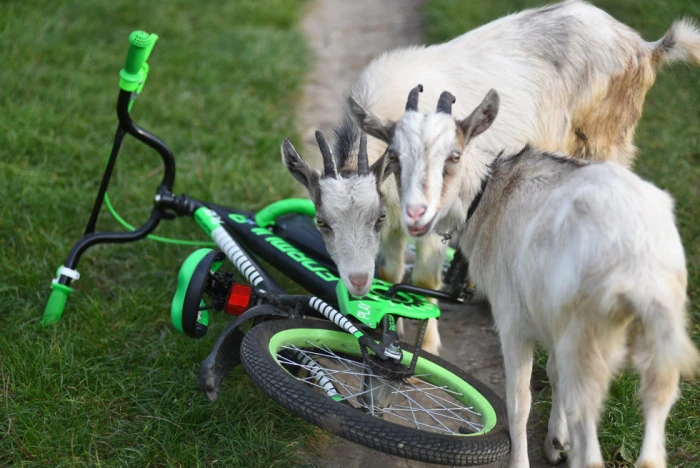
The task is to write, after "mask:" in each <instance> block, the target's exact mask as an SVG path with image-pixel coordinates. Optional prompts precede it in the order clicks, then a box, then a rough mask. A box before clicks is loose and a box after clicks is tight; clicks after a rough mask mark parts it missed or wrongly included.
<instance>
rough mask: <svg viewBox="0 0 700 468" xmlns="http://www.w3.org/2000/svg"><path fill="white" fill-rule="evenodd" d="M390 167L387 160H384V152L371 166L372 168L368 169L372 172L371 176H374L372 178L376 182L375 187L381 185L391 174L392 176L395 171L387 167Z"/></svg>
mask: <svg viewBox="0 0 700 468" xmlns="http://www.w3.org/2000/svg"><path fill="white" fill-rule="evenodd" d="M389 166H390V165H389V164H388V161H387V158H386V152H385V153H384V154H383V155H382V156H381V157H380V158H379V159H377V160H376V161H375V162H374V164H372V167H371V168H370V171H372V174H374V178H375V179H376V180H377V185H381V183H382V182H384V180H385V179H386V178H387V177H389V176H390V175H391V174H393V173H394V172H395V171H394V170H393V169H392V168H391V167H389Z"/></svg>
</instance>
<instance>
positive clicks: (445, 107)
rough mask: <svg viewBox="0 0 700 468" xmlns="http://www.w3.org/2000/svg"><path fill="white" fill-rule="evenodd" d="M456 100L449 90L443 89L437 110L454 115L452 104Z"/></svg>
mask: <svg viewBox="0 0 700 468" xmlns="http://www.w3.org/2000/svg"><path fill="white" fill-rule="evenodd" d="M456 100H457V99H455V97H454V96H453V95H452V94H451V93H450V92H449V91H443V92H442V94H441V95H440V99H438V104H437V111H438V112H444V113H445V114H450V115H452V104H454V103H455V101H456Z"/></svg>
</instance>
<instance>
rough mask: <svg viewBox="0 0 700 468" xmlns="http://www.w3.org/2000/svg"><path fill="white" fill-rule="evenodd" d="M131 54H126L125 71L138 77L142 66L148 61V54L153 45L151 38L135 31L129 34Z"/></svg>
mask: <svg viewBox="0 0 700 468" xmlns="http://www.w3.org/2000/svg"><path fill="white" fill-rule="evenodd" d="M129 43H130V44H131V45H130V46H129V52H127V54H126V63H125V64H124V71H126V73H128V74H130V75H136V74H138V72H139V71H141V66H142V65H143V63H144V62H145V61H146V52H147V51H148V49H149V46H150V45H151V36H149V35H148V33H146V32H143V31H134V32H132V33H131V34H129Z"/></svg>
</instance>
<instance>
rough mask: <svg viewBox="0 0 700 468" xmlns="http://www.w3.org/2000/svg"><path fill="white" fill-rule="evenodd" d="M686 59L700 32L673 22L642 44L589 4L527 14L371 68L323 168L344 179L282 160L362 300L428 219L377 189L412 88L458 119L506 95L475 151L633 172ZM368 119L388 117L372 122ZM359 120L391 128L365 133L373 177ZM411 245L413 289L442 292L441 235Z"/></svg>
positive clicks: (399, 53) (395, 270)
mask: <svg viewBox="0 0 700 468" xmlns="http://www.w3.org/2000/svg"><path fill="white" fill-rule="evenodd" d="M688 59H692V60H694V61H695V62H698V63H700V35H698V34H697V31H696V30H695V29H693V28H692V26H691V25H690V24H689V23H685V22H682V21H681V22H677V23H675V24H674V25H673V26H672V28H671V30H670V31H669V32H668V33H667V34H666V35H665V36H664V37H663V38H662V39H661V40H660V41H658V42H656V43H647V42H645V41H643V40H642V39H641V37H640V36H639V35H638V34H637V33H636V32H635V31H633V30H632V29H630V28H629V27H627V26H625V25H624V24H622V23H620V22H618V21H616V20H615V19H613V18H612V17H611V16H609V15H608V14H607V13H605V12H603V11H602V10H600V9H598V8H596V7H594V6H592V5H589V4H587V3H584V2H580V1H566V2H563V3H559V4H554V5H550V6H546V7H543V8H539V9H534V10H526V11H523V12H521V13H517V14H513V15H510V16H506V17H504V18H501V19H499V20H496V21H493V22H491V23H489V24H487V25H485V26H482V27H480V28H478V29H475V30H473V31H470V32H468V33H466V34H464V35H463V36H460V37H458V38H456V39H454V40H452V41H450V42H447V43H445V44H440V45H434V46H430V47H410V48H406V49H400V50H395V51H392V52H388V53H386V54H384V55H382V56H380V57H378V58H377V59H375V60H374V61H373V62H372V63H370V64H369V65H368V66H367V67H366V69H365V70H364V71H363V73H362V74H361V76H360V78H359V80H358V82H357V83H356V84H355V85H354V86H353V88H352V89H351V90H350V95H351V96H352V97H351V99H350V100H349V102H348V106H347V108H346V111H345V117H344V119H343V120H342V121H341V122H340V124H339V125H338V126H337V127H336V129H335V142H334V143H335V144H334V151H333V153H334V154H333V156H334V158H335V161H334V162H333V161H330V164H326V167H330V168H331V170H332V173H333V174H335V173H336V171H337V172H338V173H339V176H338V177H323V176H322V175H321V174H320V173H318V172H317V171H315V170H313V169H310V168H309V167H308V166H307V165H306V163H305V162H304V161H303V159H302V158H301V157H300V156H299V154H298V153H297V152H296V151H295V150H294V148H293V147H292V146H291V144H287V145H284V146H283V148H282V157H283V160H284V162H285V164H286V165H287V167H288V169H289V170H290V172H291V173H292V174H293V175H294V176H295V177H296V178H297V180H299V181H300V182H301V183H303V184H304V185H305V186H306V187H307V189H308V190H309V192H310V194H311V198H312V199H313V200H314V202H315V203H316V208H317V213H318V219H319V220H320V222H321V223H322V225H321V226H322V229H321V232H322V233H323V235H324V239H325V243H326V246H327V247H328V250H329V252H330V254H331V256H332V257H333V260H334V261H335V263H336V264H337V266H338V269H339V271H340V276H341V278H342V280H343V282H344V283H345V285H346V286H347V287H348V289H349V290H350V292H352V293H353V294H358V295H362V294H365V293H366V292H367V290H368V289H369V287H370V283H371V281H370V278H371V277H372V275H373V273H374V268H375V258H376V257H377V253H378V252H379V272H380V276H381V278H382V279H385V280H387V281H390V282H392V283H397V282H400V281H401V279H402V277H403V274H404V262H403V252H404V246H405V232H406V227H405V226H404V224H403V223H402V221H401V218H402V216H401V213H402V211H403V212H405V211H406V209H410V210H411V213H412V214H413V216H414V217H422V216H424V213H423V211H422V210H423V209H424V208H423V205H425V203H420V204H418V205H416V206H412V207H406V206H404V207H403V208H402V207H401V206H400V204H399V199H398V195H397V189H396V184H395V182H394V180H392V179H394V177H389V178H388V179H387V180H386V181H385V182H384V183H383V185H382V186H381V193H379V194H377V193H375V192H374V190H372V188H373V187H375V186H376V183H377V181H379V182H381V181H382V180H383V177H385V176H387V175H390V174H391V172H392V171H387V172H385V171H384V170H383V164H384V159H386V158H380V156H381V155H382V154H383V153H384V151H385V149H386V143H385V141H388V140H390V139H391V138H390V137H391V134H392V133H393V131H394V128H393V126H392V125H393V123H392V122H393V121H392V119H393V120H395V119H398V118H399V117H400V116H401V115H402V113H403V111H404V104H405V96H406V93H408V91H409V90H410V89H411V88H413V87H414V86H415V85H416V84H417V83H422V84H424V85H425V86H426V93H425V96H424V97H423V99H421V102H423V103H431V104H430V105H431V106H433V105H434V103H435V101H436V100H437V98H438V95H437V93H438V92H439V91H440V90H443V89H451V90H453V91H454V92H455V93H456V94H457V96H458V97H459V101H458V103H457V105H458V106H459V107H458V110H459V111H461V112H465V111H466V110H467V109H472V108H473V107H474V106H475V105H476V104H477V103H478V102H479V101H478V100H479V99H480V98H481V97H482V96H483V95H484V93H486V91H487V90H488V89H490V88H492V87H494V88H497V89H498V90H499V92H500V93H501V98H502V110H503V112H502V115H503V116H504V117H502V118H501V119H499V122H497V123H496V125H495V126H494V128H493V129H491V131H490V132H489V134H488V136H487V137H483V138H482V139H480V140H481V141H479V142H478V143H479V145H480V146H479V147H478V148H477V149H476V150H477V151H501V150H503V149H506V150H507V151H509V152H510V151H517V150H519V149H520V148H522V147H523V146H524V145H525V144H526V143H528V142H529V143H532V144H534V145H536V146H537V147H539V148H543V149H547V150H551V151H564V152H568V153H570V154H573V155H576V156H579V157H583V158H588V159H612V160H616V161H618V162H620V163H622V164H624V165H630V164H631V162H632V159H633V156H634V152H635V148H634V146H633V145H632V138H633V135H634V130H635V127H636V125H637V121H638V120H639V117H640V116H641V111H642V105H643V102H644V98H645V95H646V92H647V91H648V89H649V88H650V87H651V85H652V84H653V82H654V78H655V71H656V69H657V68H658V67H659V66H660V64H662V63H668V62H672V61H675V60H688ZM422 108H423V109H424V110H427V105H426V106H422ZM372 113H376V114H378V115H380V116H382V118H384V119H386V120H382V121H379V120H378V121H377V122H369V121H367V119H369V118H370V115H371V114H372ZM354 119H357V120H358V121H359V122H361V125H363V126H371V127H373V128H374V129H375V132H376V129H379V128H386V131H385V133H384V134H381V135H377V134H376V133H375V132H370V135H373V136H375V137H378V139H375V138H371V139H370V141H369V145H368V146H369V162H370V163H371V164H373V166H372V171H369V172H368V173H367V175H366V176H358V175H356V174H355V173H354V171H353V169H354V167H355V165H356V164H357V156H356V155H357V151H358V147H359V143H358V142H359V139H360V131H359V129H358V128H357V126H356V124H355V123H354ZM381 140H383V141H381ZM401 183H403V182H401ZM437 187H438V186H437V185H433V186H426V187H425V189H426V191H429V192H430V194H431V195H430V196H431V197H433V199H434V200H437V199H439V198H440V193H439V190H438V189H437ZM384 205H385V206H386V210H385V209H384ZM385 214H386V216H385ZM385 217H386V221H384V219H385ZM457 218H458V221H460V222H461V221H463V217H462V218H460V217H457ZM414 219H417V218H414ZM382 225H384V226H383V228H382ZM414 227H415V226H414ZM446 232H447V231H446ZM413 234H420V233H419V232H415V231H414V232H413ZM380 242H381V248H380ZM416 243H417V258H416V263H415V266H414V270H413V283H414V284H416V285H418V286H423V287H427V288H432V289H438V288H439V287H440V285H441V280H440V277H441V267H442V264H443V258H444V245H443V244H442V243H441V239H440V237H439V236H438V235H435V234H431V235H426V236H424V237H420V238H418V239H416ZM439 346H440V338H439V334H438V330H437V323H436V322H435V321H434V320H433V321H431V322H430V323H429V324H428V329H427V331H426V336H425V341H424V346H423V347H424V348H425V349H427V350H428V351H430V352H432V353H437V351H438V348H439Z"/></svg>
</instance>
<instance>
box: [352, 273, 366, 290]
mask: <svg viewBox="0 0 700 468" xmlns="http://www.w3.org/2000/svg"><path fill="white" fill-rule="evenodd" d="M368 279H369V275H368V274H367V273H361V274H354V275H350V282H351V283H352V285H353V286H355V287H356V288H357V289H362V288H364V287H365V285H366V284H367V280H368Z"/></svg>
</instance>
